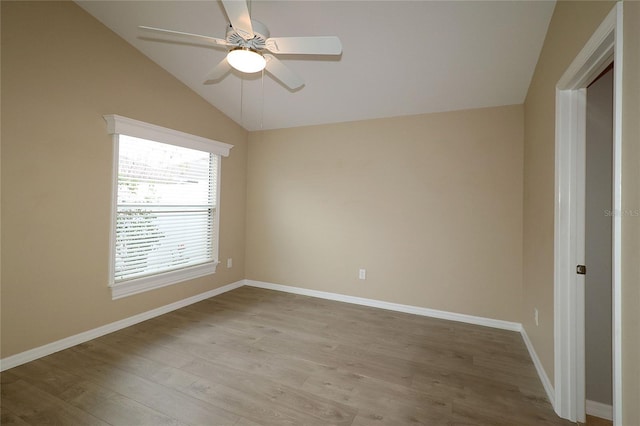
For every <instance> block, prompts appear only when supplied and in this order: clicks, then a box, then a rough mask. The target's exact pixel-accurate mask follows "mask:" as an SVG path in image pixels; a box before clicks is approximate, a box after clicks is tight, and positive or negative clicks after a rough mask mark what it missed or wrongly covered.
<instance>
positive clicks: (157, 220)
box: [114, 134, 220, 284]
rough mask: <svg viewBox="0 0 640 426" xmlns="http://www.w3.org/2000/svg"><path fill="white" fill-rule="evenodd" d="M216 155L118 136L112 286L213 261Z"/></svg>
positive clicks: (218, 161)
mask: <svg viewBox="0 0 640 426" xmlns="http://www.w3.org/2000/svg"><path fill="white" fill-rule="evenodd" d="M219 164H220V156H219V155H216V154H213V153H210V152H204V151H199V150H195V149H190V148H184V147H181V146H175V145H169V144H164V143H159V142H154V141H150V140H145V139H140V138H135V137H131V136H127V135H123V134H121V135H118V169H117V173H118V175H117V206H116V224H115V225H116V229H115V259H114V269H115V271H114V282H115V283H116V284H118V283H119V282H123V281H127V280H131V279H135V278H140V277H145V276H149V275H154V274H159V273H163V272H168V271H174V270H178V269H182V268H186V267H190V266H194V265H201V264H206V263H208V262H215V261H216V259H217V253H215V251H216V250H217V244H215V242H216V241H217V236H216V235H215V232H216V228H215V224H216V220H215V219H216V215H217V212H216V208H217V206H216V200H217V181H216V180H217V176H218V167H219Z"/></svg>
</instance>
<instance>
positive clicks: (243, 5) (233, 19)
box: [222, 0, 254, 40]
mask: <svg viewBox="0 0 640 426" xmlns="http://www.w3.org/2000/svg"><path fill="white" fill-rule="evenodd" d="M222 5H223V6H224V10H225V11H226V12H227V17H228V18H229V23H231V26H232V27H233V29H234V30H236V32H237V33H238V34H239V35H240V37H242V38H243V39H245V40H250V39H252V38H253V36H254V34H253V26H252V25H251V17H250V16H249V8H248V7H247V2H246V1H245V0H222Z"/></svg>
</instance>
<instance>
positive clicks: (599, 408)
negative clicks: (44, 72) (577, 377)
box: [0, 280, 612, 419]
mask: <svg viewBox="0 0 640 426" xmlns="http://www.w3.org/2000/svg"><path fill="white" fill-rule="evenodd" d="M244 285H247V286H251V287H258V288H264V289H269V290H277V291H283V292H287V293H294V294H300V295H304V296H311V297H318V298H321V299H328V300H335V301H338V302H346V303H352V304H356V305H363V306H371V307H374V308H381V309H387V310H390V311H397V312H405V313H409V314H414V315H421V316H426V317H432V318H439V319H444V320H450V321H458V322H463V323H467V324H475V325H481V326H485V327H492V328H498V329H502V330H509V331H517V332H519V333H521V334H522V337H523V339H524V342H525V345H526V346H527V349H528V350H529V354H530V355H531V359H532V360H533V364H534V365H535V367H536V370H537V372H538V375H539V376H540V380H541V381H542V385H543V386H544V389H545V391H546V393H547V397H548V398H549V401H551V404H554V402H555V397H554V390H553V386H552V385H551V382H550V381H549V378H548V377H547V374H546V373H545V371H544V368H542V364H541V363H540V359H539V358H538V355H537V354H536V352H535V350H534V349H533V345H532V344H531V341H530V340H529V337H528V336H527V333H526V332H525V330H524V329H523V328H522V324H520V323H517V322H511V321H503V320H497V319H492V318H484V317H478V316H473V315H466V314H459V313H455V312H447V311H440V310H436V309H429V308H423V307H419V306H412V305H403V304H400V303H391V302H384V301H381V300H375V299H367V298H363V297H355V296H347V295H343V294H338V293H329V292H325V291H318V290H310V289H306V288H300V287H292V286H286V285H280V284H273V283H267V282H262V281H254V280H240V281H237V282H235V283H231V284H228V285H225V286H222V287H219V288H216V289H213V290H210V291H207V292H205V293H201V294H198V295H195V296H192V297H189V298H186V299H183V300H179V301H177V302H174V303H171V304H168V305H165V306H161V307H159V308H156V309H152V310H150V311H147V312H143V313H140V314H137V315H134V316H132V317H129V318H125V319H123V320H120V321H116V322H113V323H110V324H107V325H104V326H101V327H98V328H95V329H93V330H88V331H85V332H83V333H80V334H76V335H74V336H70V337H67V338H64V339H61V340H58V341H56V342H52V343H49V344H46V345H43V346H40V347H37V348H34V349H30V350H28V351H25V352H21V353H19V354H16V355H12V356H9V357H6V358H3V359H0V371H4V370H8V369H10V368H13V367H17V366H19V365H22V364H25V363H27V362H30V361H33V360H36V359H38V358H41V357H44V356H47V355H50V354H52V353H55V352H58V351H61V350H63V349H67V348H70V347H72V346H75V345H79V344H81V343H84V342H87V341H89V340H91V339H95V338H98V337H100V336H104V335H105V334H109V333H112V332H114V331H118V330H121V329H123V328H126V327H129V326H132V325H134V324H138V323H140V322H142V321H146V320H148V319H151V318H155V317H157V316H160V315H163V314H166V313H168V312H171V311H174V310H176V309H180V308H183V307H185V306H188V305H191V304H194V303H197V302H199V301H201V300H204V299H208V298H210V297H214V296H217V295H219V294H222V293H226V292H228V291H231V290H234V289H236V288H239V287H242V286H244ZM590 403H591V404H592V405H591V407H592V412H590V408H589V407H590ZM606 407H608V411H606V410H607V408H606ZM587 413H588V414H590V415H594V416H597V417H602V418H609V419H610V418H611V413H612V410H611V406H604V405H603V404H598V403H594V402H591V401H587ZM606 413H609V417H606V416H605V415H606Z"/></svg>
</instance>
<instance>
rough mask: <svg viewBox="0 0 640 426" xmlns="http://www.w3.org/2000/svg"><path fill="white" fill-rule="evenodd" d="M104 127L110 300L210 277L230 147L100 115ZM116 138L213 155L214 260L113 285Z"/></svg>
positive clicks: (129, 120) (150, 125)
mask: <svg viewBox="0 0 640 426" xmlns="http://www.w3.org/2000/svg"><path fill="white" fill-rule="evenodd" d="M103 118H104V120H105V121H106V123H107V132H108V133H109V134H110V135H111V136H112V137H111V140H112V143H113V159H112V167H113V169H112V179H111V184H112V192H111V230H110V238H109V240H110V242H109V280H108V282H109V287H110V288H111V297H112V299H113V300H115V299H120V298H122V297H127V296H132V295H134V294H138V293H142V292H145V291H149V290H153V289H156V288H161V287H165V286H169V285H172V284H177V283H180V282H184V281H187V280H191V279H194V278H198V277H202V276H205V275H210V274H214V273H215V272H216V267H217V265H218V264H219V263H220V262H219V254H218V253H219V235H220V181H221V176H222V169H221V166H222V157H228V156H229V151H230V150H231V148H233V145H230V144H226V143H223V142H219V141H216V140H213V139H207V138H203V137H201V136H195V135H191V134H189V133H184V132H180V131H178V130H173V129H168V128H165V127H161V126H157V125H154V124H149V123H145V122H143V121H138V120H134V119H131V118H127V117H122V116H119V115H115V114H110V115H104V116H103ZM119 135H126V136H132V137H135V138H140V139H147V140H150V141H153V142H159V143H164V144H169V145H174V146H179V147H183V148H190V149H196V150H199V151H204V152H208V153H211V154H214V159H215V161H217V163H218V164H217V177H216V186H217V188H216V193H215V197H214V202H215V212H214V218H213V221H214V224H213V226H214V229H215V232H214V236H213V241H212V245H213V249H214V252H215V253H216V257H217V258H214V259H213V261H212V262H207V263H204V264H200V265H194V266H188V267H186V268H181V269H177V270H173V271H167V272H160V273H156V274H153V275H148V276H144V277H140V278H133V279H130V280H126V281H122V282H116V281H115V247H116V215H117V210H118V204H117V203H118V201H117V200H118V165H119V160H120V153H119Z"/></svg>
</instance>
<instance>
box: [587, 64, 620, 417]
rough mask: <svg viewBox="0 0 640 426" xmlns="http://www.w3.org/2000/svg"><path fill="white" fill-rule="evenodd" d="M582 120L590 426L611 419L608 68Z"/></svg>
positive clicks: (610, 81)
mask: <svg viewBox="0 0 640 426" xmlns="http://www.w3.org/2000/svg"><path fill="white" fill-rule="evenodd" d="M586 114H587V115H586V138H585V141H586V150H585V153H586V157H585V158H586V160H585V162H586V167H585V175H586V180H585V261H586V266H587V271H586V275H585V284H584V286H585V379H586V380H585V396H586V414H587V419H586V420H587V421H586V423H587V426H592V425H611V420H612V419H613V417H612V416H613V412H612V404H613V387H612V383H613V363H612V348H613V336H612V321H611V319H612V314H613V311H612V288H613V286H612V276H613V270H612V252H613V247H612V237H613V235H612V232H613V229H612V224H613V221H612V217H613V63H612V64H611V65H609V66H608V67H607V68H606V69H605V71H603V72H602V73H601V74H600V75H599V76H598V77H597V78H596V79H595V80H594V81H593V82H592V83H591V84H589V86H587V111H586ZM604 420H607V421H604Z"/></svg>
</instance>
